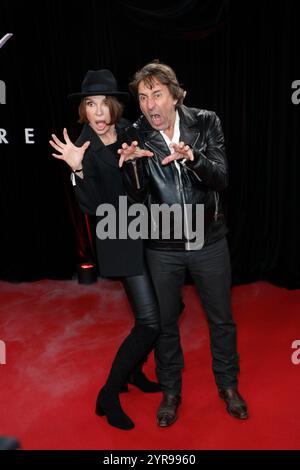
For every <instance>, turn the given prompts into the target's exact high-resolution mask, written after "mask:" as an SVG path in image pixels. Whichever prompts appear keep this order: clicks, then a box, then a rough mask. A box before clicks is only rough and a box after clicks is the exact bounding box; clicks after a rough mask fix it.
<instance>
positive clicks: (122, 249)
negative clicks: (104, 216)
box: [74, 120, 143, 277]
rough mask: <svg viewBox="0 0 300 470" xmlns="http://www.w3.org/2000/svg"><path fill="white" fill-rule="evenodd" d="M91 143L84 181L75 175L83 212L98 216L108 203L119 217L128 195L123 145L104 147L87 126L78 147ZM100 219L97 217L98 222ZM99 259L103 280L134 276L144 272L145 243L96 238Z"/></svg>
mask: <svg viewBox="0 0 300 470" xmlns="http://www.w3.org/2000/svg"><path fill="white" fill-rule="evenodd" d="M125 125H128V122H125V121H123V120H121V121H120V123H118V124H117V126H116V129H117V133H118V135H119V133H120V131H121V129H122V128H123V127H124V126H125ZM87 140H89V141H90V142H91V143H90V146H89V147H88V149H87V150H86V152H85V155H84V158H83V162H82V164H83V175H84V178H83V179H82V178H80V177H78V176H76V186H74V188H75V194H76V197H77V200H78V202H79V205H80V208H81V210H82V211H83V212H85V213H87V214H91V215H95V214H96V209H97V207H98V206H99V205H100V204H103V203H109V204H112V205H113V206H114V207H115V209H116V214H117V219H118V214H119V210H118V209H119V196H121V195H123V196H126V193H125V190H124V187H123V181H122V169H120V168H119V166H118V155H117V153H116V149H117V148H119V147H120V146H121V142H118V143H117V145H115V146H107V147H106V146H105V145H104V144H103V143H102V141H101V140H100V139H99V137H98V136H97V134H96V133H95V132H94V131H93V129H92V128H91V127H90V126H89V125H88V124H85V125H84V127H83V129H82V132H81V134H80V136H79V138H78V139H77V141H76V145H78V146H80V145H82V144H83V143H84V142H86V141H87ZM99 221H100V218H99V217H97V223H98V222H99ZM96 247H97V257H98V264H99V270H100V274H101V275H102V276H104V277H122V276H134V275H139V274H142V272H143V242H142V240H141V239H138V240H131V239H129V238H127V239H124V240H121V239H118V233H117V239H106V240H100V239H99V238H98V237H97V236H96Z"/></svg>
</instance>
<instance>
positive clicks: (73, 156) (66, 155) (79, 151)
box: [49, 129, 90, 171]
mask: <svg viewBox="0 0 300 470" xmlns="http://www.w3.org/2000/svg"><path fill="white" fill-rule="evenodd" d="M63 134H64V139H65V142H62V141H61V140H59V139H58V137H56V135H55V134H51V137H52V139H53V140H49V144H50V145H51V146H52V147H53V148H54V149H55V150H56V151H57V152H59V155H58V154H56V153H52V155H53V157H55V158H58V159H59V160H63V161H65V162H66V163H67V164H68V165H69V166H70V167H71V168H72V170H73V171H75V170H80V169H81V168H82V160H83V156H84V152H85V151H86V149H87V148H88V146H89V145H90V142H89V141H87V142H85V143H84V144H83V145H82V146H81V147H76V145H74V144H73V142H72V141H71V140H70V138H69V136H68V132H67V129H64V130H63Z"/></svg>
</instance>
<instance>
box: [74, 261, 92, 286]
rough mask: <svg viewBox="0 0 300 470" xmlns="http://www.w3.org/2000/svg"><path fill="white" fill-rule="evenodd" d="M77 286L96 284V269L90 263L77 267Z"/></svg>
mask: <svg viewBox="0 0 300 470" xmlns="http://www.w3.org/2000/svg"><path fill="white" fill-rule="evenodd" d="M77 276H78V283H79V284H93V283H94V282H97V268H96V266H95V265H94V264H92V263H81V264H78V266H77Z"/></svg>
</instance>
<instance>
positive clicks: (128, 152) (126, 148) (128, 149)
mask: <svg viewBox="0 0 300 470" xmlns="http://www.w3.org/2000/svg"><path fill="white" fill-rule="evenodd" d="M118 154H119V155H120V159H119V167H120V168H121V167H122V166H123V163H124V162H127V161H128V160H133V159H135V158H141V157H153V153H152V152H150V151H149V150H142V149H140V148H139V147H138V142H137V141H136V140H134V141H133V142H132V143H131V145H127V144H125V143H124V144H122V148H121V149H119V150H118Z"/></svg>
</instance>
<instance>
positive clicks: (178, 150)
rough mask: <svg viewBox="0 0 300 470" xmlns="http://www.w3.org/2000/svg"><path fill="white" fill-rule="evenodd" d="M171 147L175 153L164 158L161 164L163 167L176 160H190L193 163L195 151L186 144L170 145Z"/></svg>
mask: <svg viewBox="0 0 300 470" xmlns="http://www.w3.org/2000/svg"><path fill="white" fill-rule="evenodd" d="M170 147H172V149H173V150H174V153H171V155H169V156H168V157H166V158H164V159H163V161H162V162H161V164H162V165H167V164H168V163H170V162H173V161H174V160H182V159H186V160H190V161H191V162H192V161H193V160H194V154H193V151H192V150H191V149H190V147H189V146H188V145H185V143H184V142H180V143H179V144H173V143H172V144H170Z"/></svg>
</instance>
